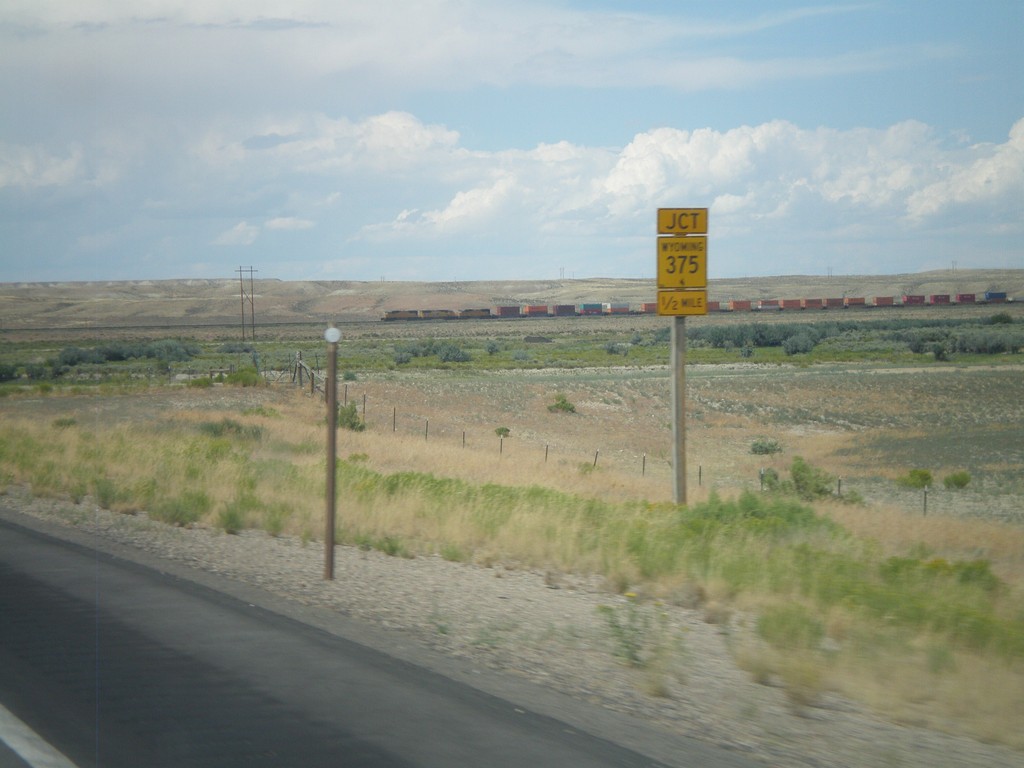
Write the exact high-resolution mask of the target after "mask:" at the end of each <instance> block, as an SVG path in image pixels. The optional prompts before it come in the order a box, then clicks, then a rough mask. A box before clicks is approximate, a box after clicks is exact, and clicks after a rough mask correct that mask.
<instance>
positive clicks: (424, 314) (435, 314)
mask: <svg viewBox="0 0 1024 768" xmlns="http://www.w3.org/2000/svg"><path fill="white" fill-rule="evenodd" d="M458 316H459V315H458V313H457V312H455V310H453V309H421V310H420V311H419V317H420V320H451V319H452V318H456V317H458Z"/></svg>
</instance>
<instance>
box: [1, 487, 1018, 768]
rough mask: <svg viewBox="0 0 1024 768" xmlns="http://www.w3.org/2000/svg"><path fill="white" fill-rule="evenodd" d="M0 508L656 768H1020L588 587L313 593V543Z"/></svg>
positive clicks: (697, 622) (691, 613)
mask: <svg viewBox="0 0 1024 768" xmlns="http://www.w3.org/2000/svg"><path fill="white" fill-rule="evenodd" d="M0 514H2V515H4V516H5V517H6V518H8V519H11V520H14V521H15V522H18V523H20V524H22V525H29V526H32V527H43V528H44V529H45V530H47V531H48V532H50V533H54V532H56V533H57V535H60V536H62V537H65V538H69V539H72V540H75V541H78V542H80V543H82V544H84V545H85V546H90V547H96V548H97V549H98V550H99V549H102V550H104V551H109V552H111V553H113V554H117V555H119V556H121V557H126V558H128V559H133V560H138V561H140V562H144V563H145V564H147V565H150V566H152V567H155V568H157V569H158V570H162V571H165V572H170V573H173V574H174V575H177V576H179V577H181V578H187V579H189V580H192V581H197V582H199V583H202V584H206V585H208V586H210V587H211V588H213V589H219V590H222V591H227V592H230V593H231V594H234V595H235V596H238V597H241V599H245V600H249V601H250V602H253V603H254V604H255V603H258V604H261V605H264V606H266V607H268V608H270V609H271V610H277V611H279V612H281V613H284V614H286V615H289V616H292V617H295V618H297V619H299V620H302V621H306V622H307V623H312V624H314V625H317V626H320V627H322V628H324V629H326V630H328V631H335V632H338V633H339V634H343V635H346V636H349V637H351V638H352V639H355V640H357V641H359V642H364V643H367V644H372V645H374V647H378V648H381V649H382V650H385V651H387V652H389V653H392V654H393V655H396V656H399V657H401V658H406V659H408V660H410V661H412V662H414V663H418V664H423V665H425V666H429V667H431V668H434V669H436V670H438V671H441V672H442V673H444V674H447V675H449V676H450V677H453V678H456V679H460V680H463V681H465V682H469V683H470V684H473V685H475V686H477V687H480V688H482V689H484V690H488V691H489V692H492V693H496V694H498V695H502V696H505V697H507V698H509V699H510V700H513V701H521V702H523V703H524V705H527V706H530V707H531V708H533V709H535V710H536V711H540V712H542V713H544V714H550V715H552V716H555V717H559V718H561V719H563V720H566V721H567V722H569V723H570V724H576V725H578V726H579V727H581V728H585V729H587V730H591V731H593V732H600V733H603V734H605V735H607V736H608V737H609V738H613V739H614V740H616V741H619V742H620V743H623V744H625V745H626V746H631V745H632V746H636V747H642V748H643V749H644V751H645V752H646V753H647V754H649V755H650V756H652V757H655V758H657V759H660V760H663V761H664V762H666V763H668V764H682V763H680V762H679V760H680V756H681V752H680V751H679V750H682V749H687V750H690V749H694V748H695V749H697V750H698V751H699V750H700V745H702V744H703V745H708V746H717V747H725V748H727V749H729V750H731V751H732V752H733V753H734V754H735V755H736V756H737V758H740V759H742V758H746V759H749V760H752V761H755V762H758V763H763V764H765V765H772V766H837V767H839V768H844V767H849V768H853V767H854V766H901V767H906V768H917V767H918V766H920V768H925V766H928V767H931V768H934V766H978V767H979V768H981V767H982V766H984V767H985V768H989V767H990V766H995V765H999V766H1024V754H1021V753H1019V752H1016V751H1012V750H1008V749H1005V748H1002V747H997V746H991V745H986V744H981V743H978V742H976V741H973V740H970V739H967V738H962V737H957V736H951V735H947V734H944V733H940V732H936V731H932V730H927V729H923V728H917V727H912V726H903V725H898V724H894V723H890V722H887V721H885V720H883V719H881V718H879V717H876V716H874V715H873V714H871V713H870V712H867V711H865V710H864V709H863V708H862V707H860V706H859V705H857V704H856V703H854V702H851V701H848V700H845V699H841V698H839V697H836V696H831V695H825V696H822V697H820V699H819V700H817V701H814V702H812V703H811V704H809V705H804V706H799V707H798V706H796V705H794V704H793V703H792V702H791V701H790V700H789V699H788V698H787V696H786V695H785V692H784V691H783V690H782V689H781V688H780V687H777V686H773V685H770V684H769V685H762V684H758V683H756V682H755V681H754V680H753V679H752V677H751V676H750V675H749V674H748V673H746V672H744V671H742V670H740V669H739V668H738V667H737V666H736V664H735V662H734V661H733V657H732V654H731V652H730V638H731V637H732V636H733V634H734V631H735V626H733V625H727V624H726V625H723V624H711V623H708V622H707V621H705V616H704V613H703V611H700V610H694V609H687V608H684V607H679V606H672V605H655V604H650V603H638V602H636V601H634V600H631V599H630V598H628V597H624V596H620V595H615V594H610V593H609V592H607V591H605V590H604V589H603V585H602V584H601V583H599V582H597V581H594V580H591V579H584V578H578V577H573V576H566V575H561V574H545V573H533V572H526V571H520V570H514V569H510V568H507V567H503V566H495V567H490V568H485V567H480V566H474V565H466V564H460V563H452V562H448V561H445V560H443V559H441V558H439V557H421V558H414V559H403V558H396V557H389V556H387V555H384V554H382V553H380V552H373V551H370V552H365V551H361V550H359V549H355V548H350V547H337V548H336V551H335V579H334V580H333V581H325V580H324V579H323V562H324V553H323V548H322V546H320V545H318V544H316V543H304V542H302V541H301V540H299V539H296V538H291V537H279V538H273V537H270V536H268V535H267V534H266V533H264V532H260V531H248V532H244V533H242V534H241V535H227V534H224V533H223V532H220V531H216V530H211V529H206V528H187V529H186V528H176V527H171V526H167V525H164V524H162V523H158V522H156V521H153V520H150V519H149V518H147V517H146V516H145V515H144V514H140V515H135V516H126V515H119V514H114V513H110V512H108V511H105V510H102V509H99V508H97V507H96V506H95V505H94V504H91V503H90V500H88V499H86V500H85V501H84V502H83V503H81V504H78V505H74V504H71V503H70V502H63V501H59V500H53V499H35V498H31V497H30V496H28V495H27V494H26V493H24V492H21V491H19V490H16V489H11V490H9V491H8V493H7V494H6V495H5V496H3V497H0ZM609 615H614V616H616V617H618V619H619V620H620V622H621V623H623V624H624V625H625V626H635V627H638V628H640V629H639V630H638V632H637V637H638V638H639V645H640V648H639V650H640V652H641V654H642V656H643V659H644V663H643V664H642V665H641V666H636V667H634V666H629V665H627V664H626V663H624V661H623V659H622V658H620V655H621V654H617V652H621V651H622V649H623V641H622V638H621V636H617V635H616V633H615V631H614V630H613V629H612V627H611V626H610V623H609ZM741 621H742V617H735V618H734V619H733V622H741ZM691 740H692V741H691ZM695 745H696V746H695ZM706 757H707V760H705V761H704V762H703V763H701V764H703V765H712V764H713V763H712V762H711V760H712V759H713V758H712V755H711V754H708V755H707V756H706ZM687 764H693V763H692V762H690V763H687Z"/></svg>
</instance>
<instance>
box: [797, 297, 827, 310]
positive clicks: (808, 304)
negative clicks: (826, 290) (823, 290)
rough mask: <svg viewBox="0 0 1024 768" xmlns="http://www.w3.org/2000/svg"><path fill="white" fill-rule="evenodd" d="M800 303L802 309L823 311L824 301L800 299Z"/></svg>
mask: <svg viewBox="0 0 1024 768" xmlns="http://www.w3.org/2000/svg"><path fill="white" fill-rule="evenodd" d="M800 303H801V306H803V308H804V309H824V308H825V300H824V299H800Z"/></svg>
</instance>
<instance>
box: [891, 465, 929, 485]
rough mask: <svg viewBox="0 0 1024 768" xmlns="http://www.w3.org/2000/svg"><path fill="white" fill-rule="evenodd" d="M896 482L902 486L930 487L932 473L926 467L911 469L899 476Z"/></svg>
mask: <svg viewBox="0 0 1024 768" xmlns="http://www.w3.org/2000/svg"><path fill="white" fill-rule="evenodd" d="M896 483H897V485H901V486H903V487H904V488H918V489H920V488H930V487H931V485H932V473H931V472H929V471H928V470H927V469H912V470H910V471H909V472H908V473H907V474H906V475H904V476H903V477H901V478H899V479H898V480H897V481H896Z"/></svg>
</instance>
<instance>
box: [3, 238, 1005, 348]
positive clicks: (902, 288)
mask: <svg viewBox="0 0 1024 768" xmlns="http://www.w3.org/2000/svg"><path fill="white" fill-rule="evenodd" d="M653 262H654V258H653V244H652V269H653V266H654V264H653ZM712 278H713V276H712ZM241 288H242V286H241V285H240V283H239V281H238V280H237V279H230V278H225V279H220V280H156V281H131V282H129V281H123V282H92V283H86V282H81V283H78V282H67V283H0V331H8V332H9V331H12V330H18V329H28V328H60V329H65V330H67V329H85V330H88V329H91V328H96V327H104V328H106V327H124V326H131V327H134V328H138V327H145V326H157V327H162V326H168V325H170V326H175V327H178V326H186V327H187V326H204V325H211V324H212V325H227V326H235V325H237V326H239V327H241V323H242V319H241V318H242V312H243V308H244V310H245V312H246V316H247V317H248V316H249V314H250V313H251V314H254V315H255V321H256V327H257V331H258V332H259V328H260V326H265V327H270V326H273V325H275V324H281V323H284V324H295V323H299V324H310V325H316V326H320V327H323V326H325V325H326V324H327V323H328V322H332V321H333V322H339V323H340V322H355V321H366V320H377V319H379V318H380V317H381V315H382V314H383V313H384V312H385V311H387V310H390V309H454V310H458V309H466V308H472V307H494V306H497V305H502V304H520V303H521V304H548V305H551V304H577V303H582V302H628V303H630V304H632V305H639V304H640V303H642V302H648V301H653V300H654V294H655V285H654V280H653V278H652V279H650V280H625V279H603V278H587V279H581V280H532V281H531V280H522V281H500V282H479V281H478V282H449V283H402V282H373V283H371V282H352V281H343V280H338V281H328V280H324V281H281V280H268V279H263V280H256V281H255V282H254V283H253V287H252V291H251V293H250V287H249V284H248V282H246V284H245V286H244V288H245V291H246V294H247V295H248V296H251V299H252V302H251V304H249V303H243V301H242V295H241V294H242V290H241ZM988 290H994V291H1005V292H1007V293H1008V294H1009V295H1010V296H1017V297H1024V270H1021V269H1017V270H958V271H956V272H953V271H948V270H941V271H935V272H922V273H916V274H904V275H836V276H833V277H820V276H819V277H815V276H806V275H789V276H783V277H757V278H735V279H727V280H724V279H723V280H715V279H711V280H710V281H709V288H708V295H709V298H710V299H711V300H718V301H728V300H730V299H751V300H757V299H762V298H778V299H782V298H812V297H819V298H826V297H837V296H838V297H842V296H863V297H872V296H900V295H903V294H925V295H928V294H936V293H937V294H956V293H977V294H982V293H984V292H985V291H988ZM915 311H917V310H915ZM270 332H277V331H276V330H275V331H270Z"/></svg>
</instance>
